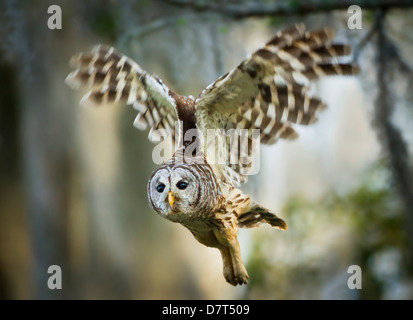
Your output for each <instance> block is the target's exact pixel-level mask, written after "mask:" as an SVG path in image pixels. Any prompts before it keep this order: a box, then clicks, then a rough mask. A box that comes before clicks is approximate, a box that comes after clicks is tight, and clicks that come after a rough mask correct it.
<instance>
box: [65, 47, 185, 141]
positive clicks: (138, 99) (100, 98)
mask: <svg viewBox="0 0 413 320" xmlns="http://www.w3.org/2000/svg"><path fill="white" fill-rule="evenodd" d="M70 64H71V66H72V67H73V68H74V69H75V71H73V72H72V73H70V74H69V75H68V77H67V78H66V83H67V84H68V85H69V86H70V87H72V88H74V89H79V88H88V89H89V92H87V93H86V94H85V95H84V96H83V98H82V100H81V102H83V103H89V102H91V103H93V104H96V105H100V104H110V103H118V102H123V103H126V104H128V105H133V108H134V109H136V110H138V111H139V113H138V115H137V117H136V119H135V121H134V126H135V127H137V128H138V129H141V130H145V129H147V128H148V127H149V128H151V130H150V132H149V136H148V138H149V140H154V139H155V134H159V133H160V132H161V129H163V130H166V131H165V132H164V134H163V135H164V138H165V136H166V135H167V134H169V135H170V137H171V139H172V142H173V143H174V137H175V121H177V119H178V118H177V114H176V101H175V99H174V98H173V96H172V95H173V92H172V91H171V90H170V89H169V88H168V87H167V86H166V85H165V84H164V83H163V82H162V81H161V80H160V79H159V78H158V77H157V76H156V75H153V76H151V75H149V74H148V73H146V72H145V71H144V70H143V69H142V68H141V67H140V66H139V65H138V64H137V63H135V62H134V61H133V60H132V59H130V58H128V57H126V56H125V55H123V54H121V53H119V52H118V51H116V50H115V49H114V48H112V47H108V46H102V45H99V46H96V47H95V48H93V50H92V51H91V52H90V53H80V54H78V55H76V56H74V57H73V58H72V59H71V61H70ZM156 138H157V140H158V141H159V137H156Z"/></svg>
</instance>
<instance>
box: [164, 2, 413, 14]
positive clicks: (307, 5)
mask: <svg viewBox="0 0 413 320" xmlns="http://www.w3.org/2000/svg"><path fill="white" fill-rule="evenodd" d="M158 1H161V2H164V3H168V4H171V5H174V6H177V7H181V8H183V7H185V8H190V9H193V10H195V11H212V12H218V13H221V14H224V15H226V16H228V17H232V18H235V19H240V18H246V17H266V16H274V15H290V14H304V13H314V12H322V11H331V10H339V9H347V8H348V7H349V6H351V5H353V4H354V1H350V0H335V1H325V0H305V1H277V2H273V3H270V4H265V5H263V4H256V3H254V4H248V3H247V4H232V3H229V4H221V3H222V2H221V3H218V2H215V1H193V0H158ZM357 5H358V6H360V7H361V8H363V9H391V8H407V7H413V1H412V0H380V1H371V0H359V1H357Z"/></svg>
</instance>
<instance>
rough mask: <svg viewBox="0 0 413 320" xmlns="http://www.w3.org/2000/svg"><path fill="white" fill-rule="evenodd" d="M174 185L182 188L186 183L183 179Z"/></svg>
mask: <svg viewBox="0 0 413 320" xmlns="http://www.w3.org/2000/svg"><path fill="white" fill-rule="evenodd" d="M176 186H177V187H178V189H179V190H184V189H186V187H187V186H188V183H187V182H185V181H179V182H178V183H177V184H176Z"/></svg>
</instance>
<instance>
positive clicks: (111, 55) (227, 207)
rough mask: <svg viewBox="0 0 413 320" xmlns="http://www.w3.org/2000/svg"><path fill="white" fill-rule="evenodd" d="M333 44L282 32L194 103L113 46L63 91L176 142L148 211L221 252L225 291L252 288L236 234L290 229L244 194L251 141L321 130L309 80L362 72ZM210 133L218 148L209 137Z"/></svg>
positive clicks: (84, 61)
mask: <svg viewBox="0 0 413 320" xmlns="http://www.w3.org/2000/svg"><path fill="white" fill-rule="evenodd" d="M333 37H334V32H333V30H332V29H329V28H325V29H322V30H314V31H306V29H305V26H304V25H303V24H297V25H295V26H294V27H292V28H289V29H286V30H283V31H280V32H278V33H277V34H276V35H275V36H274V37H273V38H272V39H271V40H269V41H268V42H267V43H266V44H265V46H264V47H263V48H261V49H259V50H257V51H255V52H254V53H252V54H251V55H250V56H249V57H248V58H247V59H246V60H244V61H242V62H241V63H240V64H239V65H238V66H237V67H236V68H234V69H233V70H232V71H230V72H228V73H227V74H225V75H223V76H221V77H220V78H219V79H218V80H216V81H215V82H213V83H212V84H211V85H209V86H208V87H207V88H206V89H205V90H203V91H202V92H201V93H200V95H199V96H198V97H197V98H193V97H192V96H189V97H185V96H181V95H179V94H177V93H175V92H174V91H172V90H171V89H169V88H168V87H167V86H166V85H165V84H164V83H163V82H162V81H161V80H160V79H159V78H158V77H157V76H156V75H149V74H148V73H147V72H146V71H144V70H143V69H142V68H141V67H140V66H139V65H138V64H137V63H135V62H134V61H133V60H131V59H130V58H128V57H126V56H125V55H123V54H121V53H119V52H118V51H116V50H115V49H114V48H112V47H107V46H97V47H95V48H94V49H93V50H92V51H91V52H90V53H81V54H78V55H76V56H74V57H73V58H72V59H71V65H72V66H73V67H74V68H75V71H73V72H72V73H70V74H69V76H68V77H67V79H66V82H67V83H68V84H69V85H70V86H71V87H73V88H76V89H77V88H82V87H86V88H89V89H90V90H89V92H88V93H86V95H85V96H84V97H83V99H82V101H88V102H92V103H94V104H110V103H118V102H120V103H126V104H128V105H133V107H134V108H135V109H137V110H138V111H139V113H138V115H137V117H136V119H135V122H134V125H135V126H136V127H137V128H139V129H142V130H144V129H146V128H148V127H149V128H150V129H151V130H150V132H149V139H154V138H155V137H156V136H157V135H158V136H159V133H160V132H166V133H169V137H170V138H171V139H170V142H171V144H172V145H173V146H174V151H175V152H174V153H173V156H172V157H171V158H170V159H169V160H167V161H165V162H164V163H163V164H162V165H161V166H160V167H159V168H158V169H157V170H155V171H154V172H153V174H152V176H151V177H150V179H149V182H148V199H149V204H150V206H151V207H152V208H153V209H154V210H155V211H156V212H157V213H158V214H159V215H160V216H161V217H163V218H166V219H168V220H170V221H173V222H178V223H180V224H182V225H183V226H185V227H186V228H188V229H189V230H190V231H191V233H192V234H193V235H194V237H195V238H196V239H197V240H198V241H199V242H201V243H202V244H204V245H206V246H208V247H214V248H218V249H219V251H220V252H221V256H222V260H223V273H224V277H225V279H226V281H227V282H229V283H230V284H232V285H238V284H246V283H247V282H248V273H247V271H246V269H245V267H244V264H243V262H242V260H241V254H240V246H239V243H238V240H237V230H238V227H245V228H250V227H255V226H258V225H260V224H262V223H267V224H269V225H271V226H273V227H275V228H278V229H286V228H287V224H286V223H285V221H284V220H282V219H281V218H279V217H278V216H277V215H276V214H274V213H273V212H271V211H270V210H268V209H266V208H264V207H263V206H261V205H260V204H258V203H256V202H254V201H253V200H252V199H251V198H250V197H249V196H248V195H246V194H244V193H242V192H241V191H240V190H239V189H237V187H238V186H239V185H240V184H241V183H243V182H245V181H246V178H247V176H248V174H249V170H250V169H251V168H252V164H253V163H252V162H253V161H252V159H253V158H252V157H253V155H254V153H255V152H256V150H257V145H256V143H255V146H254V142H257V141H258V142H260V143H262V144H274V143H275V142H276V141H277V140H278V139H289V140H291V139H295V138H296V137H297V133H296V131H295V130H294V125H299V124H300V125H308V124H311V123H313V122H315V121H316V119H317V118H316V117H317V113H318V111H319V110H321V109H323V108H324V104H323V103H322V102H321V101H320V100H319V99H317V98H316V97H312V96H311V95H310V93H309V89H310V85H311V80H314V79H318V78H320V77H323V76H328V75H351V74H354V73H356V72H357V70H356V67H355V66H353V65H351V64H348V63H341V62H340V61H339V59H337V58H339V57H342V56H345V55H348V54H349V53H350V47H349V46H347V45H343V44H337V43H333ZM210 129H213V132H214V134H215V136H214V139H207V138H205V136H206V133H207V132H209V131H210ZM176 131H178V132H176ZM241 131H242V132H244V135H242V134H240V132H241ZM254 132H255V135H254V134H253V133H254ZM257 132H258V134H257ZM237 134H238V135H237ZM238 136H239V137H240V139H238ZM242 137H243V139H241V138H242ZM215 138H217V139H215ZM177 140H178V141H177ZM217 141H218V142H217ZM217 156H218V158H220V159H221V161H216V157H217ZM222 159H223V160H222ZM246 159H247V160H246ZM248 159H249V161H248ZM241 160H242V161H241Z"/></svg>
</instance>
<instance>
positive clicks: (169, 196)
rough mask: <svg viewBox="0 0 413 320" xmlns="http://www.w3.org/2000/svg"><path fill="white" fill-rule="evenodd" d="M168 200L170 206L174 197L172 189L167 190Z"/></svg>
mask: <svg viewBox="0 0 413 320" xmlns="http://www.w3.org/2000/svg"><path fill="white" fill-rule="evenodd" d="M168 201H169V205H170V206H171V208H172V206H173V205H174V202H175V197H174V195H173V193H172V191H169V192H168Z"/></svg>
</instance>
